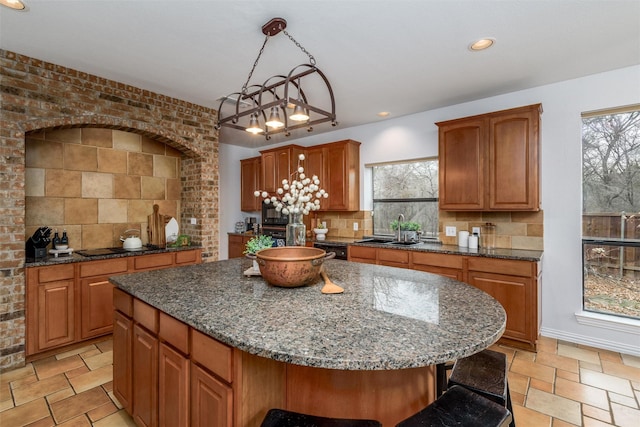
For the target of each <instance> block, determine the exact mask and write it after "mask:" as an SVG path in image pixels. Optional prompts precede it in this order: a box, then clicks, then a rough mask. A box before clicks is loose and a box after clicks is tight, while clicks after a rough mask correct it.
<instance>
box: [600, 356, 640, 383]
mask: <svg viewBox="0 0 640 427" xmlns="http://www.w3.org/2000/svg"><path fill="white" fill-rule="evenodd" d="M602 372H604V373H605V374H609V375H615V376H617V377H621V378H626V379H628V380H631V381H636V382H640V368H636V367H634V366H628V365H623V364H622V363H614V362H609V361H604V360H603V361H602Z"/></svg>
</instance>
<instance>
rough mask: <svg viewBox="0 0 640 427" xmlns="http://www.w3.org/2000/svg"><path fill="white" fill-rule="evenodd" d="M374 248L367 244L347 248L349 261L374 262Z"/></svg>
mask: <svg viewBox="0 0 640 427" xmlns="http://www.w3.org/2000/svg"><path fill="white" fill-rule="evenodd" d="M376 251H377V249H376V248H371V247H367V246H352V245H349V247H348V248H347V253H348V258H349V261H354V262H362V263H365V264H375V263H376V262H377V261H376Z"/></svg>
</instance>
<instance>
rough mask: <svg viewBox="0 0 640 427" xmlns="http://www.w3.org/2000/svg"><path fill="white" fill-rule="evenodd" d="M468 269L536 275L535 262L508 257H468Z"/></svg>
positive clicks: (528, 275) (516, 274) (515, 274)
mask: <svg viewBox="0 0 640 427" xmlns="http://www.w3.org/2000/svg"><path fill="white" fill-rule="evenodd" d="M468 269H469V271H483V272H486V273H497V274H507V275H511V276H521V277H537V275H538V268H537V263H535V262H531V261H518V260H510V259H495V258H483V257H469V259H468Z"/></svg>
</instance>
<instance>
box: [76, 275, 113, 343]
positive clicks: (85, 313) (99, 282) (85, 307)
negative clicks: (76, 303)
mask: <svg viewBox="0 0 640 427" xmlns="http://www.w3.org/2000/svg"><path fill="white" fill-rule="evenodd" d="M80 294H81V301H82V304H81V307H80V318H81V322H80V335H81V338H82V339H85V338H91V337H95V336H98V335H104V334H108V333H109V332H111V331H112V329H113V285H112V284H111V283H109V276H103V277H94V278H90V279H82V280H81V281H80Z"/></svg>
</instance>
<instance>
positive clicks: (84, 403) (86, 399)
mask: <svg viewBox="0 0 640 427" xmlns="http://www.w3.org/2000/svg"><path fill="white" fill-rule="evenodd" d="M105 403H109V396H107V394H106V393H105V392H104V390H102V389H101V388H100V387H97V388H93V389H91V390H88V391H85V392H83V393H80V394H77V395H75V396H72V397H69V398H67V399H64V400H61V401H59V402H56V403H54V404H52V405H51V412H52V413H53V418H54V419H55V420H56V422H57V423H61V422H64V421H67V420H70V419H73V418H75V417H77V416H79V415H82V414H84V413H86V412H89V411H91V410H92V409H95V408H97V407H99V406H102V405H104V404H105Z"/></svg>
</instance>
